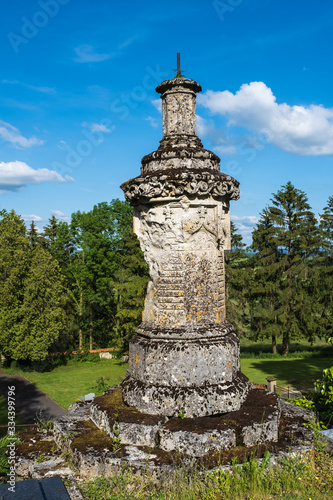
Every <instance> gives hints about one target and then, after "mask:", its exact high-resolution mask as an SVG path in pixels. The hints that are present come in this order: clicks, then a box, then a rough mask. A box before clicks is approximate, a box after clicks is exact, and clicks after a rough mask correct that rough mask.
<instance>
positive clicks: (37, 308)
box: [11, 247, 65, 361]
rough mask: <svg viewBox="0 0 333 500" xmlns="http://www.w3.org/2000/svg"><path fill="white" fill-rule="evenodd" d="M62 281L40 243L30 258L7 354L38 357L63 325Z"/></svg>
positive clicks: (60, 330) (55, 338)
mask: <svg viewBox="0 0 333 500" xmlns="http://www.w3.org/2000/svg"><path fill="white" fill-rule="evenodd" d="M63 281H64V278H63V276H62V274H61V271H60V268H59V265H58V263H57V261H56V260H55V259H52V256H51V255H50V254H49V253H48V252H47V251H46V250H45V249H43V248H42V247H37V248H36V249H35V250H34V252H33V254H32V256H31V260H30V266H29V272H28V273H27V275H26V277H25V279H24V282H23V289H24V296H23V301H22V303H21V307H20V318H21V319H20V325H19V328H18V329H17V330H16V335H15V337H13V339H12V343H11V350H12V354H11V357H12V358H14V359H31V360H33V361H38V360H42V359H44V358H45V357H46V355H47V353H48V351H49V348H50V346H51V345H52V344H53V343H54V342H56V341H57V340H58V338H59V335H60V333H61V332H62V331H63V329H64V327H65V317H64V309H63V292H64V287H63Z"/></svg>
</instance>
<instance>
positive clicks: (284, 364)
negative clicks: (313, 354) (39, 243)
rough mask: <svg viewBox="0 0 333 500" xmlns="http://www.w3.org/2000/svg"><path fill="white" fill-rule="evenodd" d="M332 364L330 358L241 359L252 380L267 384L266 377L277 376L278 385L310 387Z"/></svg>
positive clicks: (243, 369)
mask: <svg viewBox="0 0 333 500" xmlns="http://www.w3.org/2000/svg"><path fill="white" fill-rule="evenodd" d="M332 364H333V360H331V361H330V362H329V360H328V358H307V359H293V358H290V359H285V358H282V359H241V370H242V372H243V373H244V375H246V376H247V377H248V378H249V380H250V382H256V383H258V384H267V381H266V377H276V378H277V385H278V386H281V387H285V386H289V385H290V386H293V387H295V388H297V389H310V388H313V382H314V381H315V380H317V379H318V378H320V377H321V375H322V371H323V369H324V368H328V367H329V366H331V365H332Z"/></svg>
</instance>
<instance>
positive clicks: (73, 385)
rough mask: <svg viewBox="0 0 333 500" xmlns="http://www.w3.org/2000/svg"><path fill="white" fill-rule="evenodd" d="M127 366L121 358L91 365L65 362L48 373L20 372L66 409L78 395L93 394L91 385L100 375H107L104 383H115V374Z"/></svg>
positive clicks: (123, 371)
mask: <svg viewBox="0 0 333 500" xmlns="http://www.w3.org/2000/svg"><path fill="white" fill-rule="evenodd" d="M127 368H128V363H124V362H123V361H119V360H114V359H111V360H103V359H102V360H101V361H99V362H97V363H93V364H88V363H73V362H69V363H68V364H67V365H65V366H59V367H57V368H55V369H54V370H52V371H50V372H42V373H40V372H25V373H22V375H24V376H25V377H26V378H27V379H28V380H30V382H33V383H34V384H36V386H37V387H38V388H39V389H41V390H42V391H43V392H45V393H46V394H47V395H48V396H50V398H52V399H54V400H55V401H56V402H57V403H59V404H60V405H61V406H63V407H64V408H66V410H67V409H68V407H69V405H70V404H71V403H73V402H74V401H76V399H77V398H78V397H79V396H84V395H85V394H89V393H90V392H95V394H97V391H96V390H95V389H94V387H96V385H97V380H98V379H100V378H101V377H103V378H104V379H105V378H106V377H109V380H107V381H106V382H107V384H108V386H113V385H116V384H119V382H120V380H119V377H124V376H125V373H126V370H127Z"/></svg>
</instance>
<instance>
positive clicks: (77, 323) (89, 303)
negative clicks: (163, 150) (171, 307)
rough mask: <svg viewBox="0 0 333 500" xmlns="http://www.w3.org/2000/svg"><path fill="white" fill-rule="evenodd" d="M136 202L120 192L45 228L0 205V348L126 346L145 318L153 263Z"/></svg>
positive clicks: (24, 352)
mask: <svg viewBox="0 0 333 500" xmlns="http://www.w3.org/2000/svg"><path fill="white" fill-rule="evenodd" d="M132 220H133V219H132V209H131V207H130V206H129V204H128V203H126V202H123V201H120V200H113V201H111V203H106V202H104V203H99V204H98V205H95V206H94V208H93V209H92V210H91V211H90V212H87V213H85V212H75V213H73V214H72V217H71V222H70V223H67V222H63V221H58V220H57V219H56V218H55V217H54V216H53V217H52V218H51V219H50V220H49V224H48V225H46V226H45V227H44V230H43V232H41V233H40V232H38V231H37V227H36V225H35V223H34V222H32V223H31V226H30V228H28V229H27V228H26V226H25V224H24V222H23V220H22V219H21V218H20V217H19V216H18V215H17V214H16V213H15V212H14V211H13V210H12V211H11V212H9V213H7V212H6V211H5V210H3V211H1V212H0V351H1V353H2V354H3V355H5V356H6V357H8V358H10V359H14V360H35V361H37V360H41V359H43V358H45V356H46V355H47V353H48V352H62V351H64V350H69V349H92V348H97V347H119V348H120V349H121V350H125V349H127V347H128V341H129V339H130V337H131V336H132V335H133V332H134V330H135V328H136V326H137V325H138V324H139V323H140V321H141V314H142V309H143V304H144V297H145V291H146V286H147V283H148V268H147V266H146V264H145V262H144V259H143V255H142V252H141V250H140V247H139V242H138V240H137V238H136V236H135V235H134V233H133V230H132Z"/></svg>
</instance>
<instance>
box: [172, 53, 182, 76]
mask: <svg viewBox="0 0 333 500" xmlns="http://www.w3.org/2000/svg"><path fill="white" fill-rule="evenodd" d="M172 71H175V72H176V76H175V77H174V78H182V77H183V76H184V75H183V71H182V70H181V69H180V52H177V69H173V70H172Z"/></svg>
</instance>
